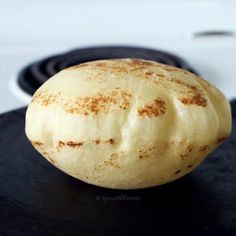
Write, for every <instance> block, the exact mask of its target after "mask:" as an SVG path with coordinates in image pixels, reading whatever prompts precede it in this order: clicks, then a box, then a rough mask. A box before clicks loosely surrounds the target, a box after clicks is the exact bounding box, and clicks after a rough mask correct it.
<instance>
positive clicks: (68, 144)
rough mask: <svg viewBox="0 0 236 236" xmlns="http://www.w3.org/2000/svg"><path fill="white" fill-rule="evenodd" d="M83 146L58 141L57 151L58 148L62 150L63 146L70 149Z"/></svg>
mask: <svg viewBox="0 0 236 236" xmlns="http://www.w3.org/2000/svg"><path fill="white" fill-rule="evenodd" d="M82 145H83V142H73V141H61V140H60V141H59V142H58V145H57V147H56V148H57V150H58V151H59V148H63V147H65V146H69V147H72V148H76V147H81V146H82Z"/></svg>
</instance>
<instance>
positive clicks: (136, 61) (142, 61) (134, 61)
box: [129, 59, 153, 67]
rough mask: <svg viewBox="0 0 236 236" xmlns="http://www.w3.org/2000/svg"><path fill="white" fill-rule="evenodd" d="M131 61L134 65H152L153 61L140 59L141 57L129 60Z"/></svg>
mask: <svg viewBox="0 0 236 236" xmlns="http://www.w3.org/2000/svg"><path fill="white" fill-rule="evenodd" d="M129 63H130V64H131V65H132V66H145V67H146V66H152V65H153V63H152V62H150V61H145V60H139V59H131V60H130V61H129Z"/></svg>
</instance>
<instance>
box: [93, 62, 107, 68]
mask: <svg viewBox="0 0 236 236" xmlns="http://www.w3.org/2000/svg"><path fill="white" fill-rule="evenodd" d="M94 65H95V66H97V67H106V65H107V64H106V63H104V62H97V63H95V64H94Z"/></svg>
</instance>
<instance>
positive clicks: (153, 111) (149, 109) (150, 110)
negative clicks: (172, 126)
mask: <svg viewBox="0 0 236 236" xmlns="http://www.w3.org/2000/svg"><path fill="white" fill-rule="evenodd" d="M165 111H166V106H165V102H164V101H163V100H161V99H160V98H158V97H157V98H156V99H155V100H154V102H153V103H150V104H146V105H144V107H140V108H138V114H139V116H146V117H148V118H152V117H157V116H160V115H163V114H164V113H165Z"/></svg>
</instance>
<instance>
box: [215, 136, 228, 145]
mask: <svg viewBox="0 0 236 236" xmlns="http://www.w3.org/2000/svg"><path fill="white" fill-rule="evenodd" d="M225 139H226V137H222V138H219V139H218V140H217V144H219V143H222V142H223V141H224V140H225Z"/></svg>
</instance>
